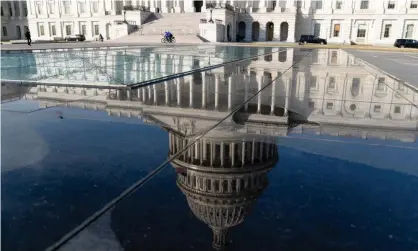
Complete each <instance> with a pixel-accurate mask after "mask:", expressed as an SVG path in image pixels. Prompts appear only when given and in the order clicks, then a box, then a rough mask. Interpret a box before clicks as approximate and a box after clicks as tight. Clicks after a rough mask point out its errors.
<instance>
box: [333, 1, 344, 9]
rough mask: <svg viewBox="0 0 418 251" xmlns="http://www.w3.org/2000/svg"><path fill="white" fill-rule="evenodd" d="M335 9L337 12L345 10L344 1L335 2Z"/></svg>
mask: <svg viewBox="0 0 418 251" xmlns="http://www.w3.org/2000/svg"><path fill="white" fill-rule="evenodd" d="M335 8H336V9H337V10H341V9H342V8H343V1H342V0H337V1H336V2H335Z"/></svg>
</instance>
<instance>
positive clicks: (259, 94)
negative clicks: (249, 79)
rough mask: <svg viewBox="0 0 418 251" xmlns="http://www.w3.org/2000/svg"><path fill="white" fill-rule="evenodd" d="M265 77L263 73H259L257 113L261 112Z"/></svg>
mask: <svg viewBox="0 0 418 251" xmlns="http://www.w3.org/2000/svg"><path fill="white" fill-rule="evenodd" d="M263 79H264V77H263V76H262V75H257V83H258V91H259V93H258V95H257V113H258V114H259V113H261V88H262V84H263Z"/></svg>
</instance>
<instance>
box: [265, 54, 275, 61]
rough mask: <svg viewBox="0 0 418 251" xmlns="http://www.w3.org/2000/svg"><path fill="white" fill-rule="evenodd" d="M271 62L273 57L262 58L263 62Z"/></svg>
mask: <svg viewBox="0 0 418 251" xmlns="http://www.w3.org/2000/svg"><path fill="white" fill-rule="evenodd" d="M272 60H273V55H271V54H269V55H266V56H264V61H266V62H270V61H272Z"/></svg>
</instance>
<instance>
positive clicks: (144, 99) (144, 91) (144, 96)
mask: <svg viewBox="0 0 418 251" xmlns="http://www.w3.org/2000/svg"><path fill="white" fill-rule="evenodd" d="M145 88H146V87H141V89H142V102H146V101H147V94H146V89H145Z"/></svg>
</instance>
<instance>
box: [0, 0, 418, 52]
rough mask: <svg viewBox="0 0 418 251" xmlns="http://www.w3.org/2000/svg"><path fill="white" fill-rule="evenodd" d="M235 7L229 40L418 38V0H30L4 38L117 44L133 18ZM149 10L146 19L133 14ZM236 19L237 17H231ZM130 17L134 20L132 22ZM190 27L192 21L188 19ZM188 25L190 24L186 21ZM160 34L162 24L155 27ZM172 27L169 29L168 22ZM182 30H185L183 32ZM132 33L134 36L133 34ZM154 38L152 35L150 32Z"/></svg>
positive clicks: (6, 11) (13, 11) (17, 6)
mask: <svg viewBox="0 0 418 251" xmlns="http://www.w3.org/2000/svg"><path fill="white" fill-rule="evenodd" d="M225 6H229V7H232V9H231V8H229V12H232V14H231V13H230V14H229V15H225V14H222V15H223V16H224V17H223V18H222V17H218V16H216V13H215V12H214V13H215V15H214V16H213V18H214V19H218V20H220V21H221V22H222V24H223V25H224V26H225V37H224V38H223V41H236V40H237V39H239V40H244V41H287V42H294V41H297V40H298V38H299V37H300V35H302V34H313V35H317V36H320V37H322V38H326V39H328V40H329V42H330V43H350V42H351V43H358V44H393V42H394V40H395V39H398V38H417V36H418V0H404V1H395V0H374V1H371V0H350V1H348V0H330V1H325V0H316V1H312V0H284V1H283V0H277V1H269V0H260V1H220V0H216V1H207V0H204V1H191V0H184V1H181V0H175V1H168V0H163V1H157V0H152V1H144V0H137V1H127V0H58V1H55V0H27V1H2V2H1V9H2V11H1V15H2V33H1V35H2V40H17V39H22V38H23V37H24V36H23V34H24V32H25V30H26V29H27V28H29V29H30V30H31V33H32V38H33V39H34V40H52V39H54V38H63V37H67V36H71V35H75V34H84V35H85V36H86V38H87V40H95V39H97V37H98V36H99V34H102V35H103V37H104V38H105V39H114V38H116V37H118V36H123V35H126V34H127V33H124V32H121V33H120V34H119V35H118V34H117V32H116V33H115V32H114V31H112V29H113V27H114V25H115V24H118V23H121V22H124V21H128V22H129V23H131V24H135V26H140V25H142V24H143V23H144V22H145V21H147V17H148V16H149V15H150V14H151V13H159V15H164V14H165V15H167V17H169V14H172V13H175V14H176V17H173V20H174V23H173V22H171V23H173V27H170V29H174V33H177V34H181V31H183V30H184V29H183V28H181V27H177V28H176V27H175V20H176V19H177V20H179V22H180V19H181V16H182V15H184V14H180V15H179V13H190V12H206V15H203V17H206V19H207V20H208V19H209V18H210V17H209V13H210V9H213V8H218V7H219V8H223V7H225ZM133 12H142V13H143V14H140V15H131V13H133ZM228 16H230V17H231V18H230V19H228ZM127 17H128V18H127ZM201 17H202V16H199V15H196V16H193V18H195V19H196V20H195V21H196V22H194V24H190V29H189V30H190V31H191V33H193V32H199V30H198V28H197V29H195V26H196V25H198V23H199V19H201ZM186 23H190V21H188V22H186ZM183 25H184V24H183ZM148 26H150V27H154V28H152V29H153V30H154V31H155V30H158V33H161V30H160V29H163V27H158V22H154V23H153V24H148ZM164 26H167V24H164ZM177 29H178V30H177ZM127 32H128V31H127ZM143 35H146V34H143Z"/></svg>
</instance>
